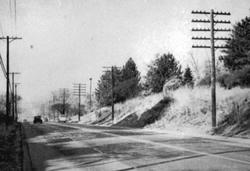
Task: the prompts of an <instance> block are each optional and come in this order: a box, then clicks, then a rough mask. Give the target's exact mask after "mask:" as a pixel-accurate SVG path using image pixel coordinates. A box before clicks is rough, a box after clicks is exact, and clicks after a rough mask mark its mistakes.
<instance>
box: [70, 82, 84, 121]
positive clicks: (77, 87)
mask: <svg viewBox="0 0 250 171" xmlns="http://www.w3.org/2000/svg"><path fill="white" fill-rule="evenodd" d="M73 95H74V96H78V121H80V120H81V96H86V84H81V83H74V84H73Z"/></svg>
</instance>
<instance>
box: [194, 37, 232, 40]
mask: <svg viewBox="0 0 250 171" xmlns="http://www.w3.org/2000/svg"><path fill="white" fill-rule="evenodd" d="M192 39H193V40H210V37H192ZM214 40H231V38H229V37H215V38H214Z"/></svg>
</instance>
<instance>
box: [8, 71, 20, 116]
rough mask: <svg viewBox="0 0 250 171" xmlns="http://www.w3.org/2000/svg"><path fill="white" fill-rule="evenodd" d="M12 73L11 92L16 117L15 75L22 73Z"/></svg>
mask: <svg viewBox="0 0 250 171" xmlns="http://www.w3.org/2000/svg"><path fill="white" fill-rule="evenodd" d="M10 74H11V75H12V92H11V96H12V98H11V104H12V118H13V119H15V75H17V74H20V72H10Z"/></svg>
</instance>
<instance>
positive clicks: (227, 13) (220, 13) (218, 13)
mask: <svg viewBox="0 0 250 171" xmlns="http://www.w3.org/2000/svg"><path fill="white" fill-rule="evenodd" d="M191 14H211V12H209V11H192V12H191ZM213 14H214V15H231V13H230V12H213Z"/></svg>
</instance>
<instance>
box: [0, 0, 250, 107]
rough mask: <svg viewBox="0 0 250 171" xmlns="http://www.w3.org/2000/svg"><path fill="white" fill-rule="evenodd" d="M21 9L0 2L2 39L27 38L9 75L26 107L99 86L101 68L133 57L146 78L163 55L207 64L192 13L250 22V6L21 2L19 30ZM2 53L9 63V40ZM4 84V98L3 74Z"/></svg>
mask: <svg viewBox="0 0 250 171" xmlns="http://www.w3.org/2000/svg"><path fill="white" fill-rule="evenodd" d="M14 2H15V1H14V0H0V24H1V25H0V35H2V33H3V35H18V36H21V37H23V40H16V41H14V42H12V43H11V45H10V47H11V48H10V61H11V67H10V70H11V71H19V72H21V73H22V74H21V75H20V76H17V80H18V81H19V82H21V83H22V84H21V86H20V87H19V90H20V93H21V95H22V96H23V98H24V101H25V102H26V103H31V102H36V101H38V100H40V99H43V98H45V97H48V96H49V94H50V92H51V91H53V90H56V89H58V88H64V87H66V88H71V87H72V83H76V82H81V83H87V84H88V83H89V77H93V84H94V86H95V84H96V81H97V80H98V79H99V77H100V75H101V74H102V71H103V69H102V66H110V65H117V66H121V65H123V64H124V63H125V61H126V60H127V59H128V58H129V57H132V58H133V59H134V60H135V61H136V63H137V65H138V67H139V70H140V71H141V72H142V73H143V74H145V72H146V64H147V63H149V61H150V60H152V59H153V58H154V56H155V54H157V53H164V52H171V53H173V54H174V55H175V56H176V58H177V59H178V60H179V61H180V62H181V63H183V64H188V63H189V61H190V56H189V53H190V52H192V53H193V54H194V56H195V57H196V58H197V60H199V61H204V58H209V56H210V53H209V51H206V50H203V51H202V50H200V52H197V51H198V50H193V49H191V45H192V42H191V36H192V34H191V31H190V29H191V27H192V24H191V19H192V17H193V16H192V15H191V10H210V9H212V8H213V9H215V10H219V11H229V12H231V14H232V15H231V17H230V19H231V21H232V23H235V21H238V20H240V19H242V18H244V17H245V16H246V15H250V11H249V8H250V1H249V0H16V14H17V22H16V24H15V20H14V18H15V17H14V11H15V10H14ZM208 17H209V16H208ZM201 52H202V53H201ZM0 53H1V54H2V56H3V59H4V61H5V59H6V58H5V55H6V43H5V42H4V41H1V42H0ZM197 54H199V55H197ZM200 54H202V55H200ZM0 81H1V83H0V86H1V91H2V92H3V91H4V89H5V82H4V81H5V80H4V77H3V74H2V73H0Z"/></svg>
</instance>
